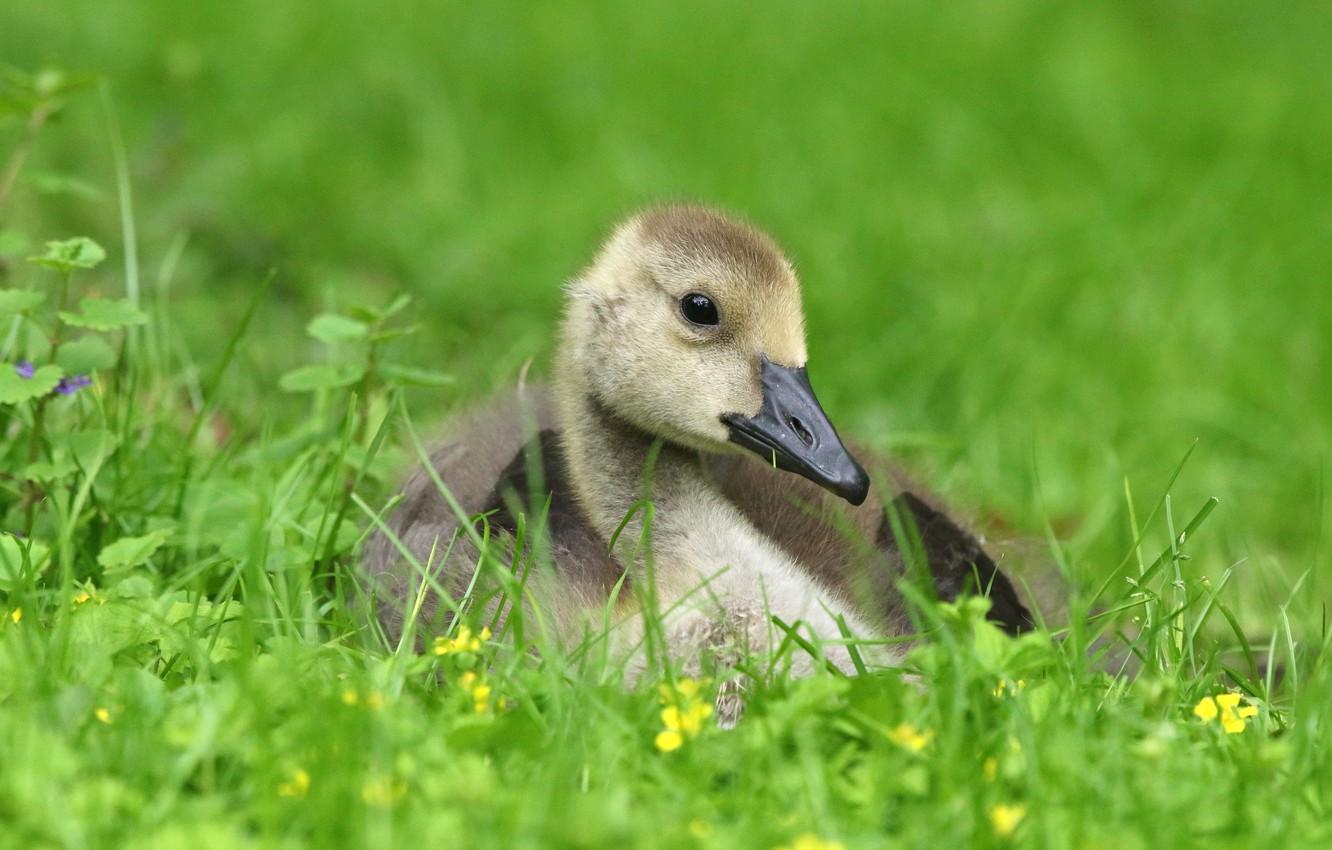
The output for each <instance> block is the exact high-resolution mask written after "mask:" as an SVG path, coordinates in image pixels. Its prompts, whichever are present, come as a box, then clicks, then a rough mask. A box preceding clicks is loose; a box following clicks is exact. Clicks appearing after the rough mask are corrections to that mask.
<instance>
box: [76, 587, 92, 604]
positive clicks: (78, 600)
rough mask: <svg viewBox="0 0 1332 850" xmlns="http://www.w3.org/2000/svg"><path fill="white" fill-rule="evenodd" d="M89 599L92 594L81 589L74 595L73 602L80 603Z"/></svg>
mask: <svg viewBox="0 0 1332 850" xmlns="http://www.w3.org/2000/svg"><path fill="white" fill-rule="evenodd" d="M89 599H92V594H91V593H89V592H88V591H86V590H81V591H79V592H78V594H76V595H75V597H74V604H75V605H82V604H83V603H85V602H87V601H88V600H89Z"/></svg>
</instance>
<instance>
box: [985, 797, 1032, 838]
mask: <svg viewBox="0 0 1332 850" xmlns="http://www.w3.org/2000/svg"><path fill="white" fill-rule="evenodd" d="M1026 816H1027V807H1026V806H1024V805H1022V804H1021V803H1016V804H1014V805H1011V806H1009V805H1005V804H1003V803H1000V804H999V805H997V806H991V807H990V825H991V826H993V827H994V834H995V835H998V836H999V837H1001V838H1007V837H1008V836H1010V835H1012V834H1013V833H1014V832H1017V828H1018V825H1019V824H1021V823H1022V819H1023V818H1025V817H1026Z"/></svg>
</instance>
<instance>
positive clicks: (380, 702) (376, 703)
mask: <svg viewBox="0 0 1332 850" xmlns="http://www.w3.org/2000/svg"><path fill="white" fill-rule="evenodd" d="M365 707H366V708H368V709H370V710H371V711H379V710H380V709H381V708H383V707H384V695H383V694H381V693H380V692H379V691H371V692H370V693H368V694H366V695H365Z"/></svg>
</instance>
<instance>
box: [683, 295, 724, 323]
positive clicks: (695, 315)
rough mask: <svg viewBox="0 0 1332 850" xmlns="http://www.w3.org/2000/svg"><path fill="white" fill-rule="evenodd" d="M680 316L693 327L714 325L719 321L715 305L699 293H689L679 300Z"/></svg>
mask: <svg viewBox="0 0 1332 850" xmlns="http://www.w3.org/2000/svg"><path fill="white" fill-rule="evenodd" d="M680 314H681V315H683V316H684V317H685V318H686V319H688V320H689V321H690V322H692V323H693V324H695V325H708V326H711V325H716V324H717V323H719V322H720V321H721V318H720V317H719V316H718V315H717V305H716V304H713V303H712V299H711V298H709V297H708V296H706V295H704V294H702V293H701V292H691V293H689V294H688V295H686V296H685V297H684V298H681V299H680Z"/></svg>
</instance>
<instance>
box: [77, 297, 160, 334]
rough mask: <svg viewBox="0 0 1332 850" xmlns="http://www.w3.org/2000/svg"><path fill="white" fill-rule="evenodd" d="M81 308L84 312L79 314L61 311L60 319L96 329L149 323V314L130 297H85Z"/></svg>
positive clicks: (78, 326) (80, 303) (104, 329)
mask: <svg viewBox="0 0 1332 850" xmlns="http://www.w3.org/2000/svg"><path fill="white" fill-rule="evenodd" d="M79 309H80V310H81V311H82V312H81V313H77V314H76V313H65V312H61V314H60V321H62V322H64V323H65V324H67V325H73V326H74V327H76V328H91V329H92V330H95V331H110V330H115V329H116V328H123V327H127V326H129V325H143V324H147V323H148V316H147V315H146V314H145V313H144V312H143V311H142V310H140V309H139V308H138V307H135V306H134V304H133V302H131V301H130V300H129V299H128V298H114V299H111V298H84V299H82V300H81V301H79Z"/></svg>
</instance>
